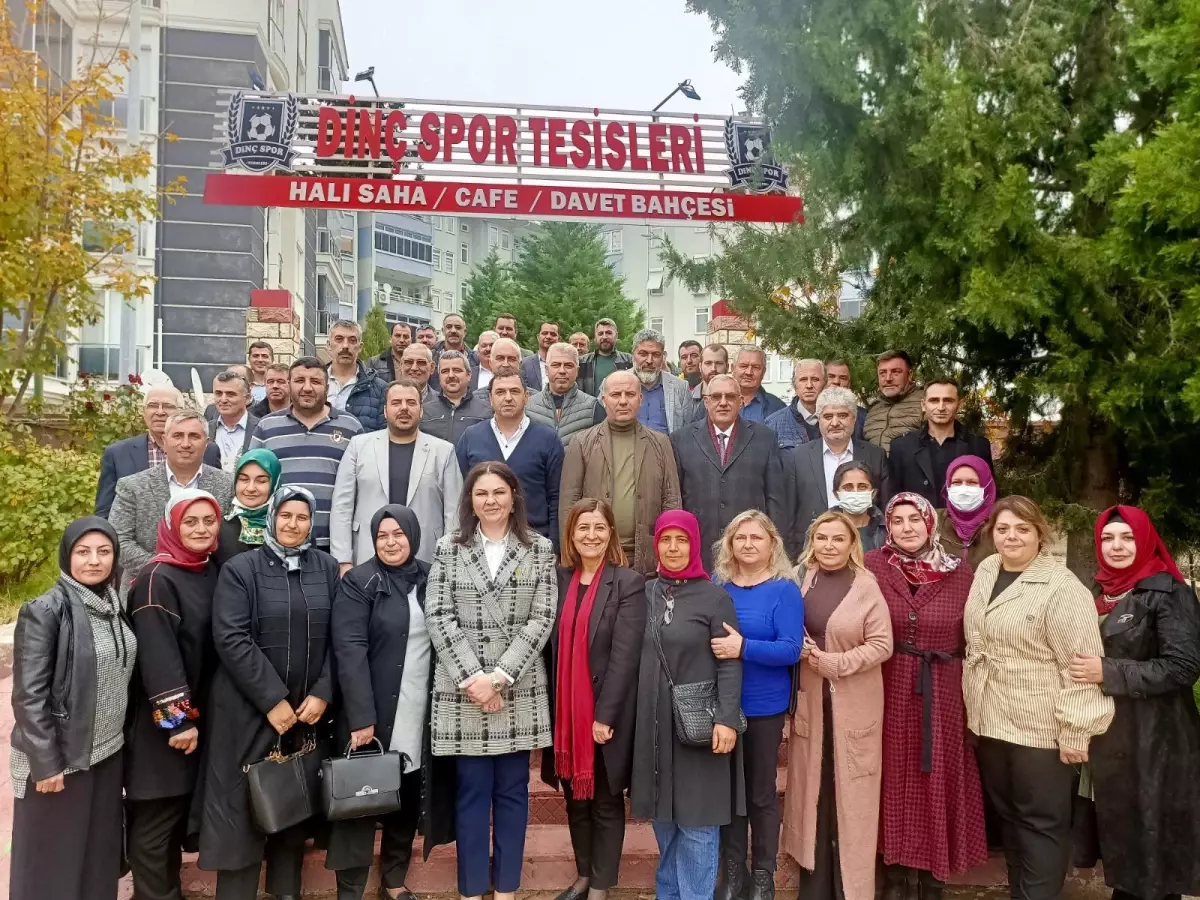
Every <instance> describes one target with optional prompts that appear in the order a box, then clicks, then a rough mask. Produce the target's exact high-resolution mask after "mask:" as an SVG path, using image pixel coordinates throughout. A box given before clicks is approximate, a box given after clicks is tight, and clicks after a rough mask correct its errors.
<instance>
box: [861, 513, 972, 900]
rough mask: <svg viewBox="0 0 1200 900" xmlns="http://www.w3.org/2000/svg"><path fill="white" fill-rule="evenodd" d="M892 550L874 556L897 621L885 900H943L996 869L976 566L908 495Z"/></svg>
mask: <svg viewBox="0 0 1200 900" xmlns="http://www.w3.org/2000/svg"><path fill="white" fill-rule="evenodd" d="M884 515H885V517H886V519H887V524H888V538H887V545H886V546H885V547H884V548H883V549H881V550H875V551H873V552H871V553H868V554H867V559H866V562H867V568H868V569H870V570H871V572H872V573H873V574H874V575H875V578H876V579H877V580H878V582H879V587H880V589H881V590H882V591H883V597H884V599H885V600H886V601H887V605H888V611H889V613H890V614H891V622H892V634H893V635H894V638H895V649H896V652H895V654H894V655H893V656H892V658H891V659H889V660H888V661H887V662H885V663H884V664H883V691H884V715H883V733H884V734H885V735H886V739H885V740H884V742H883V817H882V821H881V823H880V825H881V827H880V829H879V835H880V840H879V845H880V850H881V852H882V854H883V862H884V889H883V900H906V898H911V897H913V896H914V895H915V896H916V897H918V898H919V900H940V898H941V896H942V888H943V886H944V883H945V881H946V879H947V878H948V877H949V876H950V874H951V873H952V872H965V871H967V870H968V869H970V868H973V867H974V866H979V865H983V864H984V863H985V862H987V837H986V835H985V832H984V819H983V792H982V790H981V789H980V786H979V768H978V766H977V764H976V762H975V753H974V751H973V750H972V749H971V748H970V747H969V746H967V741H966V735H967V729H966V712H965V711H964V709H963V695H962V658H963V607H964V605H965V604H966V602H967V595H968V594H969V593H970V590H971V578H972V576H973V573H972V571H971V566H970V565H969V564H968V563H966V562H963V561H962V560H960V559H958V558H957V557H954V556H951V555H949V554H948V553H946V552H945V551H944V550H943V549H942V545H941V540H940V539H939V536H938V529H937V513H935V512H934V509H933V506H932V505H931V504H930V502H929V501H928V500H926V499H925V498H924V497H922V496H921V495H920V494H914V493H902V494H897V495H896V496H895V497H893V498H892V499H891V501H890V502H889V503H888V505H887V509H886V510H885V513H884Z"/></svg>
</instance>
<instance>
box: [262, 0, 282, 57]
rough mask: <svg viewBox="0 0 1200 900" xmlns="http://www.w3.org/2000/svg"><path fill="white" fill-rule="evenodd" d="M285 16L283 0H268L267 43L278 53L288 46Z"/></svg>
mask: <svg viewBox="0 0 1200 900" xmlns="http://www.w3.org/2000/svg"><path fill="white" fill-rule="evenodd" d="M259 8H260V9H261V7H259ZM283 16H284V8H283V0H267V43H269V44H270V45H271V49H273V50H275V51H276V52H277V53H282V52H283V49H284V47H285V46H286V42H285V41H284V37H283Z"/></svg>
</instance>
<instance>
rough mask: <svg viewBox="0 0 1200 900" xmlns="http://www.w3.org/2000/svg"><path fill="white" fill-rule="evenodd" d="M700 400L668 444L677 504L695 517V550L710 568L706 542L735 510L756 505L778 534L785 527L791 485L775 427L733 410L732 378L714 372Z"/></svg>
mask: <svg viewBox="0 0 1200 900" xmlns="http://www.w3.org/2000/svg"><path fill="white" fill-rule="evenodd" d="M681 383H682V382H681ZM685 389H686V386H685ZM704 405H705V408H706V410H707V415H705V417H704V418H703V419H699V420H697V421H695V422H692V423H690V424H689V425H687V426H686V427H684V428H682V429H680V430H679V431H676V432H675V433H674V434H672V435H671V446H672V447H673V448H674V451H675V462H676V465H677V467H678V469H679V493H680V496H681V497H682V500H683V508H684V509H686V510H688V511H689V512H691V513H693V514H694V515H695V516H696V519H697V520H698V521H699V523H700V555H701V558H702V559H703V560H704V567H705V569H707V570H708V571H712V562H713V553H712V546H713V544H714V543H715V542H716V541H717V540H719V539H720V537H721V534H722V532H724V530H725V526H727V525H728V524H729V523H730V521H732V519H733V517H734V516H736V515H738V514H739V513H743V512H745V511H746V510H748V509H758V510H761V511H763V512H764V513H766V514H767V515H768V516H769V517H770V519H771V521H772V522H774V523H775V527H776V528H777V529H779V533H780V534H787V533H788V527H789V525H790V524H791V519H790V514H791V504H790V502H789V501H790V496H791V491H790V484H789V482H788V477H787V470H786V468H785V467H784V463H783V456H782V455H781V453H780V450H779V446H778V445H777V444H776V442H775V433H774V432H773V431H771V429H770V428H768V427H767V426H766V425H764V424H763V423H762V422H751V421H749V420H747V419H744V418H742V417H741V416H740V415H739V413H740V412H741V406H742V395H741V391H740V390H739V387H738V382H737V379H736V378H734V377H733V376H732V375H717V376H715V377H714V378H713V379H712V381H710V382H709V383H708V391H707V392H706V393H705V395H704Z"/></svg>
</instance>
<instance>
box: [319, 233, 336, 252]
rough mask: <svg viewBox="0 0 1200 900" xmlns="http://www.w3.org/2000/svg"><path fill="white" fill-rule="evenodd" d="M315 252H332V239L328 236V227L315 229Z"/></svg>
mask: <svg viewBox="0 0 1200 900" xmlns="http://www.w3.org/2000/svg"><path fill="white" fill-rule="evenodd" d="M317 252H318V253H331V252H333V239H332V238H331V237H330V236H329V229H328V228H318V229H317Z"/></svg>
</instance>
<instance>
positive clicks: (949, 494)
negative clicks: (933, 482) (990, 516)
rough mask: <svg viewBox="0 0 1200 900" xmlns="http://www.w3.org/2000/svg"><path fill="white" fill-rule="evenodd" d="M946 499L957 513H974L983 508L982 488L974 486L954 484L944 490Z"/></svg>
mask: <svg viewBox="0 0 1200 900" xmlns="http://www.w3.org/2000/svg"><path fill="white" fill-rule="evenodd" d="M946 499H947V500H949V501H950V505H951V506H953V507H954V508H955V509H957V510H958V511H959V512H975V510H977V509H979V507H981V506H983V488H981V487H979V485H976V484H956V485H953V486H952V487H950V488H948V489H947V490H946Z"/></svg>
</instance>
